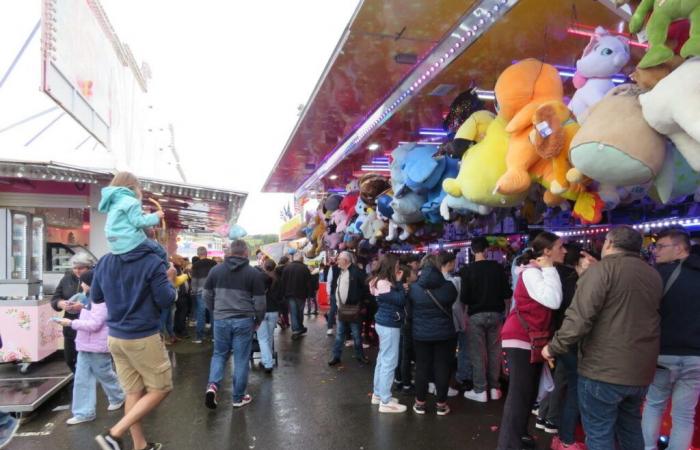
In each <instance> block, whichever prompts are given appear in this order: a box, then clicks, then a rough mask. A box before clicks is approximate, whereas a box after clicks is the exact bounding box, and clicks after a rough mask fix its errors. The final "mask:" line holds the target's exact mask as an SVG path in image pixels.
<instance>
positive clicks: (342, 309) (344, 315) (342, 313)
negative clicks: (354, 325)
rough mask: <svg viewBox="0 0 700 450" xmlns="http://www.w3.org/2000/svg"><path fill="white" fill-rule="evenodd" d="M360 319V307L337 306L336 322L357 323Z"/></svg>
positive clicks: (343, 304) (342, 304)
mask: <svg viewBox="0 0 700 450" xmlns="http://www.w3.org/2000/svg"><path fill="white" fill-rule="evenodd" d="M359 319H360V305H347V304H345V303H341V304H340V306H338V320H340V321H341V322H357V321H358V320H359Z"/></svg>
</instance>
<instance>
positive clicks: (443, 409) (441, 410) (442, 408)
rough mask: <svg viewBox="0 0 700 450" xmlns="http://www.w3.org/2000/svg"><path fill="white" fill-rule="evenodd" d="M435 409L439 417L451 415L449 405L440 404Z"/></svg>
mask: <svg viewBox="0 0 700 450" xmlns="http://www.w3.org/2000/svg"><path fill="white" fill-rule="evenodd" d="M435 408H436V409H437V415H438V416H446V415H448V414H449V413H450V407H449V406H448V405H447V403H442V404H440V403H438V404H437V405H436V406H435Z"/></svg>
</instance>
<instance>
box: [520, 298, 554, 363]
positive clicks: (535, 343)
mask: <svg viewBox="0 0 700 450" xmlns="http://www.w3.org/2000/svg"><path fill="white" fill-rule="evenodd" d="M515 315H517V316H518V320H519V321H520V325H522V327H523V328H524V329H525V331H526V332H527V336H528V338H530V364H541V363H543V362H544V356H542V349H543V348H544V347H545V346H546V345H547V344H548V343H549V339H550V338H551V333H550V332H549V331H535V330H531V329H530V327H529V326H528V325H527V322H525V320H524V319H523V318H522V316H521V315H520V311H518V305H517V304H516V305H515Z"/></svg>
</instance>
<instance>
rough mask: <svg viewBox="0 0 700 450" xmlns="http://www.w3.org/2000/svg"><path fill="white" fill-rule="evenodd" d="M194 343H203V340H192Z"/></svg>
mask: <svg viewBox="0 0 700 450" xmlns="http://www.w3.org/2000/svg"><path fill="white" fill-rule="evenodd" d="M192 343H193V344H201V343H202V340H201V339H195V340H194V341H192Z"/></svg>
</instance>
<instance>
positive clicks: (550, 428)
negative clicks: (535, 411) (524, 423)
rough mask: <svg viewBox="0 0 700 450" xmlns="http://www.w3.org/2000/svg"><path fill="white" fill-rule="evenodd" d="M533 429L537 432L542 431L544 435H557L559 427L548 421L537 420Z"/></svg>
mask: <svg viewBox="0 0 700 450" xmlns="http://www.w3.org/2000/svg"><path fill="white" fill-rule="evenodd" d="M535 428H537V429H538V430H544V432H545V433H549V434H557V433H558V432H559V427H558V426H557V425H556V424H555V423H553V422H552V421H550V420H547V419H541V418H539V417H538V418H537V420H536V421H535Z"/></svg>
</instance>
